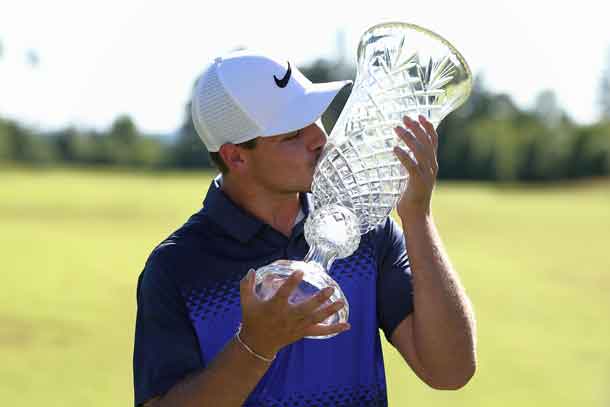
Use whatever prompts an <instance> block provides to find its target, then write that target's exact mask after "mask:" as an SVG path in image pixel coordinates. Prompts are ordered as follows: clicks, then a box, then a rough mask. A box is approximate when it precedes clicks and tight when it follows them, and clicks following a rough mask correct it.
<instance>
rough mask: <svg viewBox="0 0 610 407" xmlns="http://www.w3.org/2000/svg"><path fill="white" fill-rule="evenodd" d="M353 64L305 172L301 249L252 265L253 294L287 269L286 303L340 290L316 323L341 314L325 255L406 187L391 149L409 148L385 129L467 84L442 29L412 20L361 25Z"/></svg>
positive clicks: (369, 224)
mask: <svg viewBox="0 0 610 407" xmlns="http://www.w3.org/2000/svg"><path fill="white" fill-rule="evenodd" d="M357 67H358V70H357V75H356V80H355V82H354V86H353V88H352V92H351V95H350V97H349V98H348V100H347V103H346V105H345V107H344V109H343V111H342V112H341V114H340V116H339V119H338V120H337V123H336V124H335V126H334V128H333V130H332V132H331V134H330V136H329V137H328V142H327V144H326V146H325V147H324V151H323V152H322V155H321V157H320V160H319V161H318V163H317V165H316V170H315V172H314V177H313V183H312V193H313V198H314V199H313V200H314V207H315V209H314V210H313V211H312V212H311V213H310V215H309V217H308V219H307V220H306V222H305V238H306V240H307V242H308V244H309V246H310V250H309V252H308V254H307V256H306V257H305V259H304V260H303V261H288V260H278V261H276V262H274V263H272V264H269V265H267V266H264V267H261V268H260V269H258V270H257V273H256V292H257V294H258V295H259V297H261V298H269V297H271V296H272V295H273V294H274V293H275V292H276V291H277V289H278V288H279V286H280V285H281V284H282V283H283V282H284V280H285V279H286V278H287V277H288V276H290V275H291V274H292V273H293V272H294V271H295V270H303V271H304V276H303V282H302V283H301V285H300V286H299V287H298V288H297V289H296V290H295V292H294V293H293V295H292V297H291V298H290V301H292V302H294V303H298V302H301V301H303V300H305V299H307V298H309V297H310V296H311V295H313V294H315V293H316V292H318V291H319V290H321V289H323V288H324V287H327V286H332V287H334V288H335V291H334V294H333V296H332V297H331V298H330V299H329V301H328V303H332V302H334V301H337V300H339V299H341V300H343V301H344V302H345V303H346V306H345V307H344V308H343V310H341V311H339V312H337V313H336V314H334V315H333V316H331V317H329V318H328V319H327V320H326V321H324V322H323V324H334V323H337V322H344V321H347V319H348V317H349V306H348V301H347V298H345V295H344V294H343V292H342V291H341V288H340V287H339V285H338V284H337V283H336V282H335V281H334V280H333V279H332V278H331V277H330V275H328V271H329V270H330V266H331V265H332V262H333V261H334V260H335V259H337V258H343V257H347V256H349V255H351V254H352V253H353V252H354V251H355V250H356V249H357V248H358V245H359V242H360V236H361V234H365V233H367V232H368V231H370V230H371V229H373V228H374V227H375V226H377V225H378V224H380V223H381V222H383V221H384V220H385V219H386V218H387V217H388V215H389V214H390V212H391V211H392V209H393V208H394V207H395V206H396V203H397V201H398V199H399V197H400V195H401V194H402V192H403V191H404V189H405V188H406V186H407V183H408V173H407V171H406V170H405V168H404V167H403V166H402V164H401V163H400V161H399V160H398V158H397V157H396V156H395V155H394V152H393V149H394V147H395V146H396V145H401V147H403V148H404V149H405V150H407V152H409V153H410V151H409V149H408V147H407V146H406V145H405V144H404V143H403V142H402V141H400V139H399V138H398V137H397V136H396V133H395V132H394V128H395V127H396V126H398V125H402V119H403V117H404V116H409V117H411V118H412V119H414V120H417V117H418V116H420V115H423V116H425V117H426V118H427V119H428V120H429V121H430V122H431V123H432V124H433V125H434V127H435V128H436V127H437V126H438V124H439V123H440V121H441V120H442V119H443V118H444V117H445V116H447V115H448V114H449V113H451V112H452V111H453V110H455V109H457V108H458V107H459V106H460V105H462V104H463V103H464V102H465V101H466V99H467V98H468V96H469V94H470V90H471V88H472V74H471V72H470V69H469V67H468V65H467V64H466V62H465V60H464V58H463V57H462V55H461V54H460V53H459V52H458V51H457V50H456V49H455V48H454V47H453V46H452V45H451V44H450V43H449V42H448V41H447V40H445V39H444V38H442V37H440V36H439V35H437V34H435V33H433V32H431V31H429V30H426V29H424V28H421V27H418V26H416V25H412V24H406V23H398V22H396V23H384V24H379V25H376V26H374V27H372V28H370V29H368V30H367V31H366V32H365V33H364V34H363V35H362V37H361V39H360V43H359V45H358V65H357ZM412 157H414V156H413V155H412ZM330 336H333V335H330ZM326 337H329V336H324V337H316V338H326Z"/></svg>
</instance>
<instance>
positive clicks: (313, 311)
mask: <svg viewBox="0 0 610 407" xmlns="http://www.w3.org/2000/svg"><path fill="white" fill-rule="evenodd" d="M302 280H303V272H302V271H296V272H294V273H293V274H292V275H291V276H290V277H289V278H287V279H286V281H285V282H284V284H283V285H282V286H281V287H280V288H279V289H278V290H277V292H276V293H275V295H274V296H273V297H271V298H270V299H269V300H266V301H263V300H261V299H260V298H258V296H257V295H256V293H255V291H254V284H255V274H254V271H253V270H251V271H249V272H248V274H247V275H246V276H245V277H244V278H243V279H242V281H241V284H240V296H241V307H242V316H243V320H242V331H241V334H240V336H241V338H242V339H243V341H244V342H245V343H246V344H248V346H250V347H251V348H252V349H253V350H254V351H255V352H257V353H259V354H261V355H262V356H265V357H268V358H272V357H273V356H274V355H275V354H276V353H277V352H278V351H279V350H280V349H282V348H283V347H284V346H286V345H289V344H291V343H293V342H295V341H297V340H299V339H301V338H303V337H305V336H319V335H331V334H334V333H339V332H343V331H346V330H348V329H349V328H350V325H349V324H348V323H338V324H334V325H321V324H320V322H322V321H324V320H325V319H326V318H328V317H330V316H331V315H333V314H334V313H336V312H337V311H339V310H340V309H341V308H343V307H344V306H345V303H343V302H342V301H337V302H334V303H332V304H329V305H327V306H323V304H324V303H326V301H327V300H328V299H329V298H330V296H331V295H332V293H333V289H332V288H331V287H327V288H325V289H323V290H321V291H320V292H318V293H316V294H315V295H314V296H312V297H311V298H309V299H308V300H306V301H303V302H301V303H299V304H291V303H289V302H288V298H289V297H290V294H292V292H293V291H294V290H295V289H296V288H297V287H298V285H299V283H300V282H301V281H302Z"/></svg>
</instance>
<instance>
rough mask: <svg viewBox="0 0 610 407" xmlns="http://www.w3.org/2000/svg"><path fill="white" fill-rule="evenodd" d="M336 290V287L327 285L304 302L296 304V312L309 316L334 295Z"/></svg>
mask: <svg viewBox="0 0 610 407" xmlns="http://www.w3.org/2000/svg"><path fill="white" fill-rule="evenodd" d="M334 291H335V289H334V288H332V287H326V288H324V289H322V290H320V291H318V292H317V293H316V294H315V295H313V296H311V298H308V299H307V300H305V301H303V302H302V303H300V304H298V305H296V306H295V307H294V311H295V313H296V314H297V315H301V316H307V315H309V314H311V313H312V312H313V311H315V310H317V309H318V308H320V307H321V306H322V305H323V304H324V303H325V302H326V301H328V299H329V298H330V296H331V295H333V292H334ZM316 322H318V321H316Z"/></svg>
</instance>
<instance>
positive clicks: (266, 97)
mask: <svg viewBox="0 0 610 407" xmlns="http://www.w3.org/2000/svg"><path fill="white" fill-rule="evenodd" d="M350 83H351V81H337V82H328V83H317V84H314V83H312V82H311V81H310V80H309V79H307V78H306V77H305V76H304V75H303V74H302V73H301V72H300V71H299V70H298V69H297V67H296V66H294V65H293V64H291V63H290V62H289V61H285V60H280V59H276V58H272V57H269V56H267V55H263V54H261V53H258V52H255V51H249V50H245V51H235V52H232V53H230V54H227V55H225V56H223V57H218V58H216V59H215V60H214V61H213V62H212V63H210V64H209V65H208V66H207V67H206V68H205V70H204V71H203V73H202V74H201V76H200V77H199V79H198V80H197V83H196V84H195V88H194V89H193V95H192V101H191V114H192V117H193V124H194V125H195V130H196V131H197V134H199V137H201V140H203V143H204V144H205V146H206V148H207V149H208V151H212V152H215V151H218V150H219V149H220V147H221V146H222V145H223V144H226V143H232V144H239V143H243V142H245V141H248V140H252V139H254V138H256V137H259V136H260V137H268V136H275V135H278V134H283V133H289V132H292V131H295V130H298V129H302V128H304V127H306V126H308V125H310V124H311V123H314V122H315V121H316V120H318V119H319V118H320V116H322V113H324V111H325V110H326V109H327V108H328V105H330V103H331V102H332V100H333V99H334V98H335V96H336V95H337V93H339V91H340V90H341V89H342V88H343V87H344V86H346V85H348V84H350Z"/></svg>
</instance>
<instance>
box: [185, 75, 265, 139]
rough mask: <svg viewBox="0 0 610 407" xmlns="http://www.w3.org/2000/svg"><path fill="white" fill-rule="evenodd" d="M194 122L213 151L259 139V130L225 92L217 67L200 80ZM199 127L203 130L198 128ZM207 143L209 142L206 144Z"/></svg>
mask: <svg viewBox="0 0 610 407" xmlns="http://www.w3.org/2000/svg"><path fill="white" fill-rule="evenodd" d="M199 80H200V81H201V82H200V83H199V84H198V86H197V88H196V89H197V94H196V95H195V97H196V98H197V101H196V102H197V103H195V109H193V114H194V115H195V116H196V118H195V120H194V122H195V124H196V127H199V128H197V130H198V131H199V132H201V131H203V133H205V134H204V135H203V136H202V135H201V134H200V136H201V137H202V139H203V141H204V143H206V146H207V147H208V148H209V149H213V150H217V149H218V148H219V147H220V146H221V145H223V144H225V143H241V142H244V141H247V140H248V139H250V138H252V137H254V136H256V134H257V133H258V132H259V128H258V126H257V125H256V123H254V121H252V120H251V119H250V118H249V117H248V116H247V115H246V114H245V113H244V112H243V110H241V108H240V107H239V106H237V105H236V104H235V102H234V101H233V98H232V97H231V96H230V95H229V94H228V93H227V92H226V91H225V89H224V87H223V86H222V83H221V82H220V79H219V78H218V75H217V74H216V67H215V66H212V67H211V69H208V70H207V71H206V72H205V73H204V75H203V76H202V77H201V78H200V79H199ZM197 124H199V126H197ZM206 139H207V141H206Z"/></svg>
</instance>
